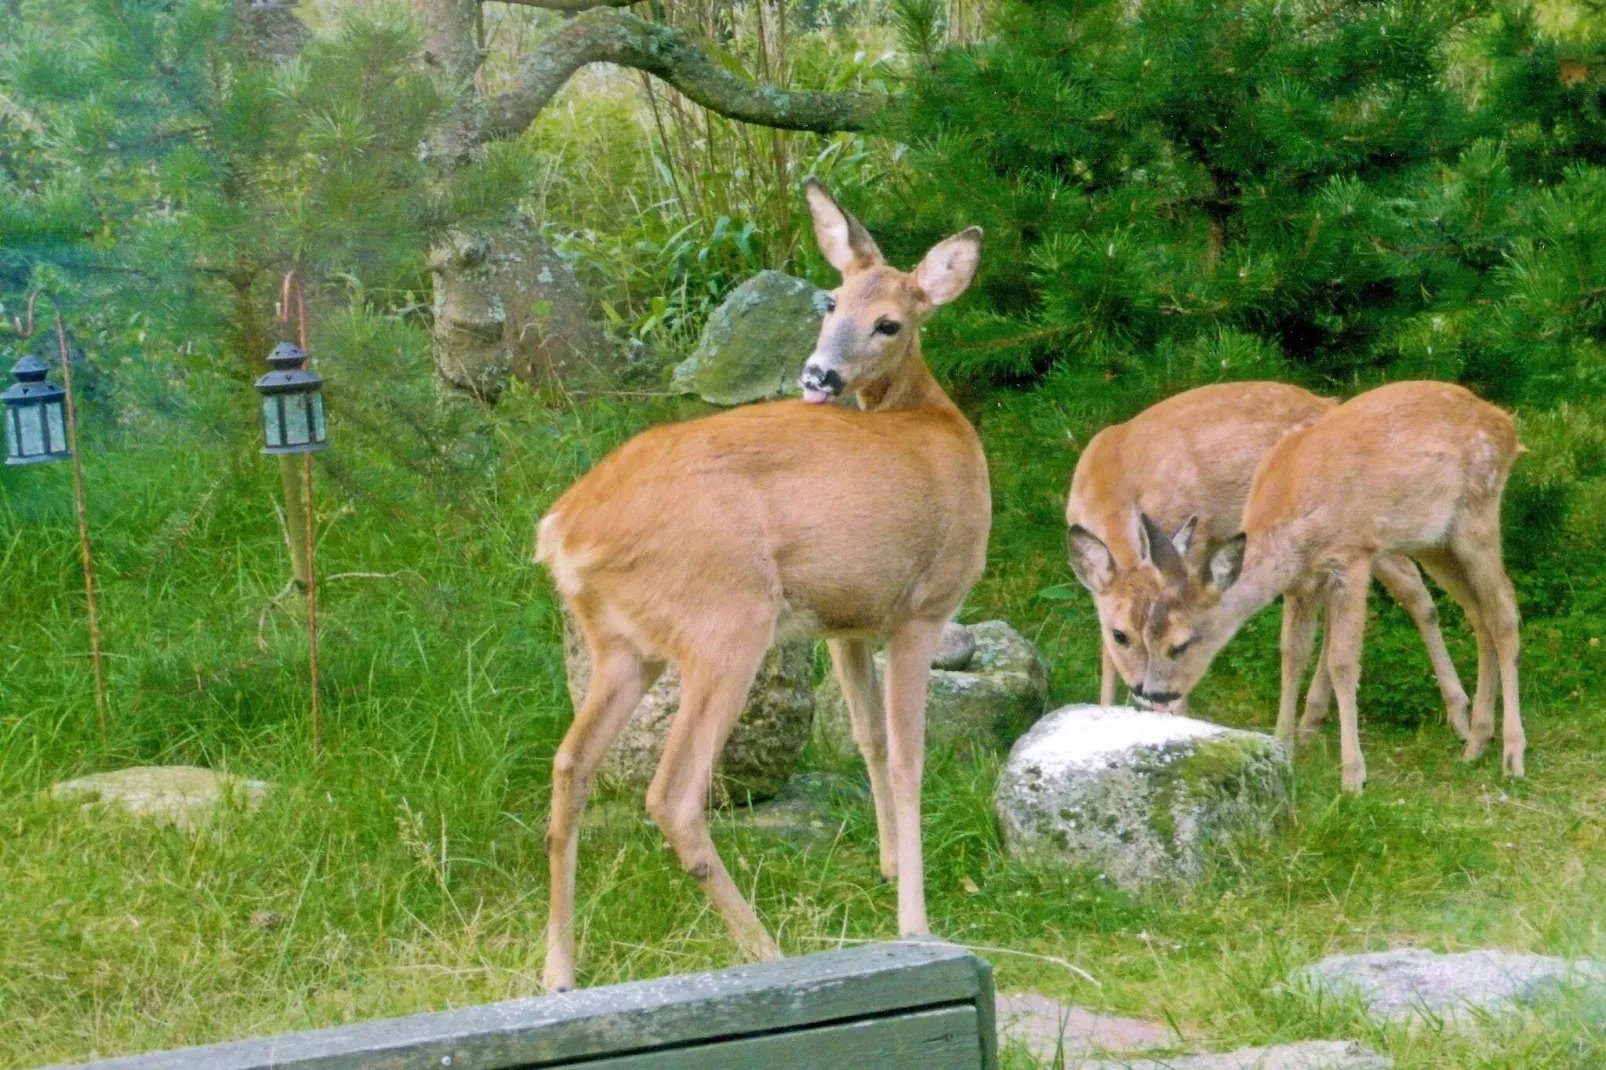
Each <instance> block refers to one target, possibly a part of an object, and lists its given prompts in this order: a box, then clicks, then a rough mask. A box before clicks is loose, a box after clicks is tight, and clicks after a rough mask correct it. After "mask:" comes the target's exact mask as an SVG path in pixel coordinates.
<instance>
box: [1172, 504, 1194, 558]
mask: <svg viewBox="0 0 1606 1070" xmlns="http://www.w3.org/2000/svg"><path fill="white" fill-rule="evenodd" d="M1198 526H1199V514H1198V513H1194V514H1193V515H1192V516H1190V517H1189V518H1188V521H1187V523H1185V524H1183V525H1182V526H1181V527H1180V528H1178V529H1177V533H1176V534H1175V535H1173V536H1171V545H1172V546H1175V547H1176V548H1177V553H1179V554H1181V555H1182V556H1183V557H1187V556H1188V550H1189V549H1191V548H1192V546H1193V533H1194V530H1195V529H1196V528H1198Z"/></svg>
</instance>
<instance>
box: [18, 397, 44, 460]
mask: <svg viewBox="0 0 1606 1070" xmlns="http://www.w3.org/2000/svg"><path fill="white" fill-rule="evenodd" d="M42 407H43V406H40V405H24V406H23V407H21V408H19V409H18V410H17V423H18V424H19V425H20V426H19V427H18V431H19V433H20V435H21V438H22V455H23V456H24V457H37V456H39V455H40V454H41V453H43V452H45V421H44V415H43V414H42V413H41V412H40V411H39V410H40V409H41V408H42Z"/></svg>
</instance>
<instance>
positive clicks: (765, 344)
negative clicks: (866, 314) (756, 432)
mask: <svg viewBox="0 0 1606 1070" xmlns="http://www.w3.org/2000/svg"><path fill="white" fill-rule="evenodd" d="M825 300H826V293H825V291H824V290H822V289H820V288H819V287H818V286H815V285H813V284H812V283H809V282H805V281H804V280H802V279H799V278H795V277H794V276H791V275H784V274H782V273H781V272H779V271H761V272H759V273H758V274H757V275H755V276H754V277H753V278H751V279H748V280H747V281H746V282H744V283H742V284H741V285H740V286H738V287H736V289H734V290H732V291H731V294H730V296H729V297H727V298H725V301H724V303H723V304H721V305H720V306H719V307H718V308H716V309H714V311H713V312H712V313H711V314H710V315H709V317H708V322H707V324H706V325H704V327H703V334H702V337H701V338H700V339H698V341H697V348H696V350H694V351H693V352H692V355H691V356H690V357H689V358H687V359H686V360H685V361H684V362H682V363H681V364H680V365H679V366H678V367H676V368H675V374H674V380H673V382H672V383H671V386H672V387H673V388H674V389H676V390H680V391H682V392H683V393H687V394H696V395H697V396H698V397H700V398H702V399H703V400H704V401H707V402H710V403H712V404H714V405H745V404H747V403H748V402H750V401H763V400H765V399H767V398H782V397H796V396H798V395H799V394H801V393H802V390H801V388H800V387H799V386H798V385H797V377H798V375H799V374H800V373H801V372H802V371H803V362H804V361H805V360H807V359H808V356H809V354H810V353H812V352H813V351H814V343H815V340H816V339H817V338H818V337H819V334H820V321H821V320H822V319H824V317H825Z"/></svg>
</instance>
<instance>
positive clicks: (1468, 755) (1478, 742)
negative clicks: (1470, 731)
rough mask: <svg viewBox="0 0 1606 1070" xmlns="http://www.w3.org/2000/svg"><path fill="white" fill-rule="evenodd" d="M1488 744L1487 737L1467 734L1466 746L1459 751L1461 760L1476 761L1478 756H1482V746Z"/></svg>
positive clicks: (1484, 746)
mask: <svg viewBox="0 0 1606 1070" xmlns="http://www.w3.org/2000/svg"><path fill="white" fill-rule="evenodd" d="M1488 746H1489V741H1488V740H1487V739H1479V738H1477V737H1476V736H1469V737H1468V738H1467V745H1466V747H1465V748H1464V749H1463V750H1462V751H1461V760H1462V761H1463V762H1475V761H1477V760H1478V759H1479V758H1482V757H1483V751H1484V748H1486V747H1488Z"/></svg>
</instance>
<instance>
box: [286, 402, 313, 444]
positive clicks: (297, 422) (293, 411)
mask: <svg viewBox="0 0 1606 1070" xmlns="http://www.w3.org/2000/svg"><path fill="white" fill-rule="evenodd" d="M310 438H311V434H310V432H309V431H308V429H307V403H306V400H305V398H304V397H303V396H302V395H299V394H290V395H287V396H286V397H285V399H284V441H285V444H286V445H288V446H305V445H306V444H307V442H308V440H309V439H310Z"/></svg>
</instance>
